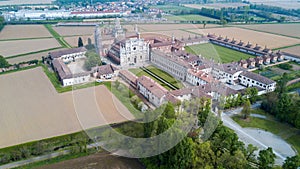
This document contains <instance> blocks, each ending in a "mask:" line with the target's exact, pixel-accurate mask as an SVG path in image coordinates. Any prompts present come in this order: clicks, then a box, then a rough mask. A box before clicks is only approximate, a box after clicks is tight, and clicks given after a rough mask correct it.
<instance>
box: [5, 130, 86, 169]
mask: <svg viewBox="0 0 300 169" xmlns="http://www.w3.org/2000/svg"><path fill="white" fill-rule="evenodd" d="M90 142H91V140H89V139H88V137H87V136H86V135H85V134H84V133H76V134H71V135H68V136H61V137H55V138H51V139H47V140H42V141H37V142H32V143H28V144H23V145H18V146H14V147H8V148H4V149H1V150H0V165H2V164H6V163H9V162H15V161H19V160H23V159H28V158H30V157H35V156H40V155H43V154H48V153H53V152H54V151H57V150H62V149H63V150H71V152H72V153H79V152H87V151H88V150H87V144H88V143H90Z"/></svg>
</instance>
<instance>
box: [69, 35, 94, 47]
mask: <svg viewBox="0 0 300 169" xmlns="http://www.w3.org/2000/svg"><path fill="white" fill-rule="evenodd" d="M79 37H81V38H82V41H83V44H84V45H87V44H88V38H91V40H92V44H94V42H95V38H94V36H72V37H65V38H64V40H65V41H67V43H68V44H70V45H71V46H73V47H76V46H77V45H78V38H79Z"/></svg>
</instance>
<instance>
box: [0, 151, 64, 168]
mask: <svg viewBox="0 0 300 169" xmlns="http://www.w3.org/2000/svg"><path fill="white" fill-rule="evenodd" d="M69 153H70V151H69V150H64V151H61V152H55V153H51V154H46V155H42V156H38V157H33V158H30V159H27V160H22V161H17V162H13V163H9V164H5V165H1V166H0V169H7V168H15V167H20V166H23V165H26V164H30V163H33V162H38V161H43V160H47V159H51V158H55V157H58V156H61V155H66V154H69Z"/></svg>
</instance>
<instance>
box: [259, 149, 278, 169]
mask: <svg viewBox="0 0 300 169" xmlns="http://www.w3.org/2000/svg"><path fill="white" fill-rule="evenodd" d="M275 157H276V155H275V154H274V153H273V150H272V148H271V147H268V148H267V149H266V150H260V151H259V156H258V162H259V166H260V167H259V168H261V169H268V168H272V167H273V165H274V163H275Z"/></svg>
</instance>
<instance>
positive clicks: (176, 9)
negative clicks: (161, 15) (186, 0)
mask: <svg viewBox="0 0 300 169" xmlns="http://www.w3.org/2000/svg"><path fill="white" fill-rule="evenodd" d="M150 8H157V9H160V10H163V11H164V12H166V13H180V12H181V11H190V10H192V9H191V8H188V7H184V6H175V5H155V6H150Z"/></svg>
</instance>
